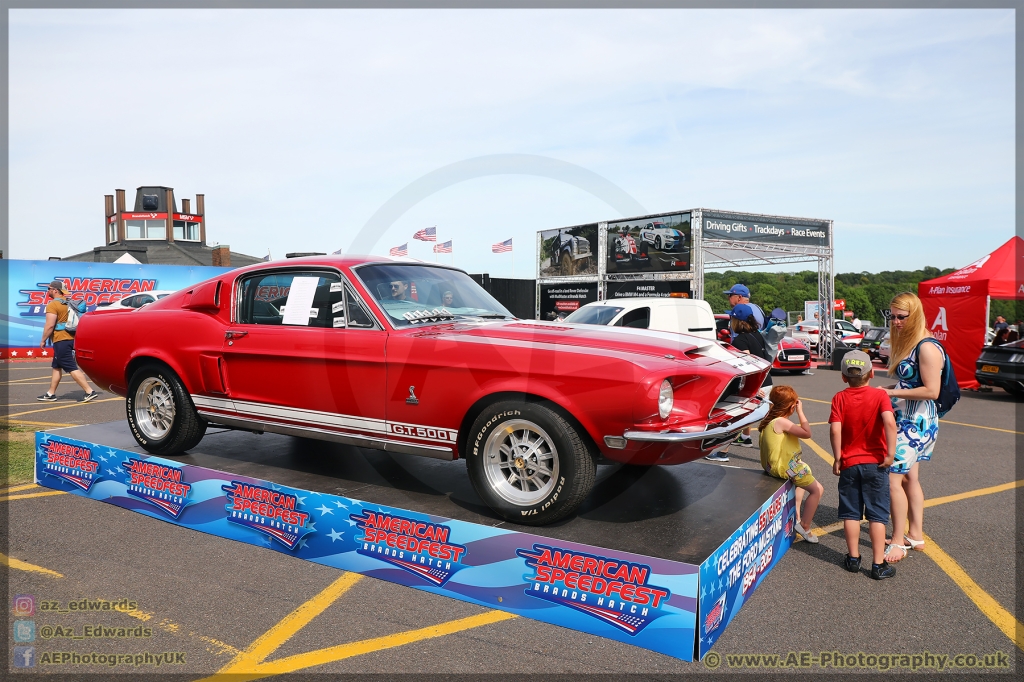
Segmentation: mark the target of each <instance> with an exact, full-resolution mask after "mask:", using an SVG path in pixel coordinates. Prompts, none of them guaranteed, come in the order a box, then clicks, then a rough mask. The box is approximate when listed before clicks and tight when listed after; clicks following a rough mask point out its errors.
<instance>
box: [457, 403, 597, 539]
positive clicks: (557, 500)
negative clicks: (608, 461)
mask: <svg viewBox="0 0 1024 682" xmlns="http://www.w3.org/2000/svg"><path fill="white" fill-rule="evenodd" d="M467 445H468V452H467V459H468V460H469V462H468V466H469V478H470V481H471V482H472V483H473V487H474V489H475V490H476V492H477V494H478V495H479V496H480V498H481V499H482V500H483V501H484V502H485V503H486V504H487V506H489V507H490V508H491V509H493V510H494V511H495V512H496V513H497V514H498V515H500V516H501V517H502V518H505V519H508V520H509V521H513V522H515V523H521V524H525V525H531V526H537V525H543V524H546V523H551V522H553V521H557V520H558V519H560V518H562V517H564V516H567V515H569V514H571V513H572V512H573V511H575V510H576V508H577V507H578V506H579V505H580V503H581V502H582V501H583V499H584V498H585V497H586V496H587V495H588V494H589V493H590V490H591V488H593V486H594V477H595V475H596V471H597V469H596V466H595V463H594V458H593V457H592V456H591V455H590V452H589V451H588V449H587V446H586V445H585V444H584V442H583V439H582V438H580V435H579V433H577V431H576V429H575V428H574V427H573V426H572V425H571V424H570V423H569V422H568V421H566V420H565V419H563V418H562V417H561V416H560V415H559V414H557V413H556V412H555V411H554V410H551V409H549V408H547V407H545V406H543V405H539V404H534V403H526V402H501V403H496V404H494V405H491V406H490V407H489V408H488V409H486V410H485V411H484V412H483V413H481V415H480V416H479V417H477V419H476V421H475V422H474V423H473V427H472V429H471V430H470V434H469V441H468V443H467Z"/></svg>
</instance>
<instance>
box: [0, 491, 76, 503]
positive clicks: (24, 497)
mask: <svg viewBox="0 0 1024 682" xmlns="http://www.w3.org/2000/svg"><path fill="white" fill-rule="evenodd" d="M51 495H67V493H65V492H62V491H60V490H51V491H50V492H48V493H30V494H27V495H10V496H8V497H0V502H10V501H11V500H27V499H29V498H30V497H50V496H51Z"/></svg>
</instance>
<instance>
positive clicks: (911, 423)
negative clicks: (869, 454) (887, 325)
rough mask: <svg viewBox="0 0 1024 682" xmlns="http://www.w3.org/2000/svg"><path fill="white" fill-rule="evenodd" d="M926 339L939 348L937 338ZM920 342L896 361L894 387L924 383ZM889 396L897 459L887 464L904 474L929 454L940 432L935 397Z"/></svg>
mask: <svg viewBox="0 0 1024 682" xmlns="http://www.w3.org/2000/svg"><path fill="white" fill-rule="evenodd" d="M926 342H932V343H935V344H936V345H937V346H939V349H940V350H941V349H942V346H941V345H940V344H939V342H938V341H935V340H934V339H932V338H926V339H924V340H923V341H922V342H921V343H926ZM921 343H919V344H917V347H915V348H914V350H912V351H911V352H910V355H909V356H907V357H906V358H905V359H904V360H901V361H900V363H899V364H898V365H896V376H897V378H898V379H899V381H898V382H897V384H896V388H897V389H910V388H918V387H920V386H924V382H923V381H922V380H921V365H920V363H919V362H918V359H917V351H918V350H919V349H920V348H921ZM943 362H945V352H943ZM890 400H891V401H892V409H893V412H895V417H896V460H895V461H894V462H893V463H892V466H891V467H889V473H892V474H906V473H908V472H909V471H910V468H911V467H912V466H914V463H915V462H927V461H928V460H930V459H931V458H932V448H934V447H935V438H936V437H937V436H938V435H939V414H938V412H936V410H935V401H934V400H907V399H905V398H890Z"/></svg>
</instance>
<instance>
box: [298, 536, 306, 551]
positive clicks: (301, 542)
mask: <svg viewBox="0 0 1024 682" xmlns="http://www.w3.org/2000/svg"><path fill="white" fill-rule="evenodd" d="M305 546H306V538H302V539H301V540H299V549H302V548H303V547H305Z"/></svg>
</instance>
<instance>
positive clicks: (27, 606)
mask: <svg viewBox="0 0 1024 682" xmlns="http://www.w3.org/2000/svg"><path fill="white" fill-rule="evenodd" d="M12 610H13V611H14V615H15V616H32V615H35V612H36V598H35V595H32V594H16V595H14V607H13V608H12Z"/></svg>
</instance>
